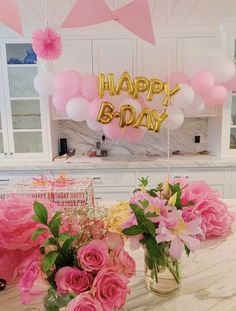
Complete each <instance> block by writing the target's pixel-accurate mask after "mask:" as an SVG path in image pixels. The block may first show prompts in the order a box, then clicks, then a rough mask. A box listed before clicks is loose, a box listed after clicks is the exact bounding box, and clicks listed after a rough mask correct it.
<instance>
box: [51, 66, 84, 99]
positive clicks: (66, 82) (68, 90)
mask: <svg viewBox="0 0 236 311" xmlns="http://www.w3.org/2000/svg"><path fill="white" fill-rule="evenodd" d="M54 86H55V90H56V92H57V91H59V92H60V93H61V94H64V96H69V97H70V98H72V97H74V96H76V94H78V92H79V90H80V86H81V76H80V74H79V73H78V72H76V71H64V72H61V73H59V74H57V75H56V77H55V82H54Z"/></svg>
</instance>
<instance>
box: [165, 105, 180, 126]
mask: <svg viewBox="0 0 236 311" xmlns="http://www.w3.org/2000/svg"><path fill="white" fill-rule="evenodd" d="M168 114H169V115H168V118H167V119H165V121H164V122H163V127H165V128H166V129H168V128H169V129H170V130H176V129H177V128H179V127H180V126H181V125H182V124H183V123H184V114H183V111H182V110H180V109H178V108H175V107H173V106H169V108H168ZM168 120H169V121H168Z"/></svg>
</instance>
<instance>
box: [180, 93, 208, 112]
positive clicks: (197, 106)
mask: <svg viewBox="0 0 236 311" xmlns="http://www.w3.org/2000/svg"><path fill="white" fill-rule="evenodd" d="M205 106H206V104H205V102H204V101H203V99H202V98H201V97H200V96H198V95H196V96H195V99H194V101H193V102H192V104H191V105H190V106H188V107H186V108H184V109H183V110H184V113H186V114H189V115H194V114H198V113H200V112H201V111H203V110H204V109H205Z"/></svg>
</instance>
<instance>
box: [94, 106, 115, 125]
mask: <svg viewBox="0 0 236 311" xmlns="http://www.w3.org/2000/svg"><path fill="white" fill-rule="evenodd" d="M113 112H114V106H113V105H112V104H111V103H109V102H103V103H102V104H101V107H100V109H99V112H98V117H97V121H98V122H100V123H102V124H108V123H110V122H111V121H112V120H113Z"/></svg>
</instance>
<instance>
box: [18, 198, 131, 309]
mask: <svg viewBox="0 0 236 311" xmlns="http://www.w3.org/2000/svg"><path fill="white" fill-rule="evenodd" d="M34 211H35V215H34V216H33V219H34V221H36V222H38V223H40V224H41V226H40V227H39V228H37V230H35V231H34V232H33V234H32V239H33V240H36V239H38V237H39V236H40V237H41V238H42V236H43V237H44V240H43V243H42V245H41V247H40V253H41V254H40V255H39V254H36V255H35V257H34V258H33V256H32V257H31V259H30V260H29V261H28V262H25V268H26V271H27V273H25V274H24V275H22V277H21V280H20V283H19V289H20V290H21V292H22V293H23V294H26V292H27V291H28V292H31V293H32V288H33V287H34V286H35V282H34V281H35V280H36V277H37V279H38V274H39V273H40V274H41V277H42V278H41V279H43V282H44V284H45V283H46V284H47V285H48V292H47V295H46V296H45V298H44V307H45V309H46V310H53V311H54V310H55V311H56V310H59V309H60V308H63V307H66V310H67V311H82V310H93V311H103V310H104V311H112V310H114V309H117V310H119V309H120V308H121V307H122V306H123V305H124V304H125V301H126V296H127V294H128V293H129V292H130V289H129V288H128V281H129V278H130V277H131V276H133V275H134V274H135V262H134V260H133V259H132V258H131V257H130V256H129V255H128V253H127V252H126V251H125V250H124V241H123V239H122V237H121V235H119V234H117V233H111V232H109V231H108V230H107V229H106V227H105V225H104V224H103V222H102V220H100V219H98V218H96V217H90V218H89V219H88V218H86V217H84V218H83V219H81V218H78V219H76V213H79V209H78V211H76V209H74V210H73V215H74V216H73V217H71V216H70V217H67V216H66V215H65V214H64V213H63V212H58V211H57V212H55V213H54V215H53V216H52V218H51V219H50V220H49V217H48V213H47V210H46V208H45V207H44V206H43V205H42V204H41V203H39V202H35V203H34ZM72 218H73V220H72ZM44 291H45V289H44Z"/></svg>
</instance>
